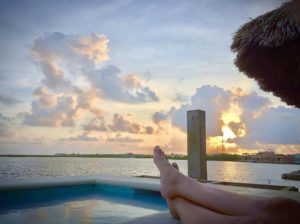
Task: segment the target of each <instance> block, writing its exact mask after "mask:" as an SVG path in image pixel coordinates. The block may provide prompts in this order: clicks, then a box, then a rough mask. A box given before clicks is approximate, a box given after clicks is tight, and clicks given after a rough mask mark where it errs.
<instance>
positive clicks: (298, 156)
mask: <svg viewBox="0 0 300 224" xmlns="http://www.w3.org/2000/svg"><path fill="white" fill-rule="evenodd" d="M295 163H297V164H300V154H296V155H295Z"/></svg>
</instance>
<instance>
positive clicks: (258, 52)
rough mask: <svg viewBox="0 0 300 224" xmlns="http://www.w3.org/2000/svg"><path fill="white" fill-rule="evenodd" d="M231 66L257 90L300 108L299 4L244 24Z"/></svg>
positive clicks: (298, 2)
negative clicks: (242, 74)
mask: <svg viewBox="0 0 300 224" xmlns="http://www.w3.org/2000/svg"><path fill="white" fill-rule="evenodd" d="M231 49H232V51H234V52H236V53H237V57H236V59H235V65H236V66H237V67H238V68H239V70H240V71H241V72H244V73H245V74H246V75H247V76H248V77H250V78H254V79H255V80H256V81H257V82H258V84H259V86H260V87H261V88H262V89H263V90H265V91H268V92H273V93H274V95H276V96H278V97H280V98H281V99H282V100H283V101H285V102H286V103H287V104H289V105H294V106H296V107H298V108H300V0H296V1H292V2H289V3H286V4H284V5H282V6H281V7H280V8H278V9H275V10H273V11H270V12H268V13H266V14H264V15H261V16H259V17H257V18H255V19H253V20H251V21H250V22H248V23H246V24H244V25H243V26H242V27H240V29H239V30H238V31H237V32H236V34H235V36H234V38H233V43H232V45H231Z"/></svg>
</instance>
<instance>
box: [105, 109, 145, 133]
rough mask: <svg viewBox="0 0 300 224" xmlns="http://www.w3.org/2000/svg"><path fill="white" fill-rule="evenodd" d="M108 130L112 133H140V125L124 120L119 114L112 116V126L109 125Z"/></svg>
mask: <svg viewBox="0 0 300 224" xmlns="http://www.w3.org/2000/svg"><path fill="white" fill-rule="evenodd" d="M109 127H110V129H111V130H112V131H114V132H129V133H135V134H137V133H140V131H141V125H140V124H138V123H135V122H132V121H130V120H129V119H126V118H125V117H124V116H122V115H120V114H114V117H113V121H112V124H111V125H109Z"/></svg>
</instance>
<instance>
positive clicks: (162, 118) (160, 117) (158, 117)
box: [152, 111, 169, 127]
mask: <svg viewBox="0 0 300 224" xmlns="http://www.w3.org/2000/svg"><path fill="white" fill-rule="evenodd" d="M168 120H169V114H167V113H164V112H163V111H160V112H155V113H154V114H153V115H152V121H153V122H154V123H155V124H156V125H158V126H159V127H161V124H162V123H164V122H167V121H168Z"/></svg>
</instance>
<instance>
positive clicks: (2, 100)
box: [0, 94, 22, 106]
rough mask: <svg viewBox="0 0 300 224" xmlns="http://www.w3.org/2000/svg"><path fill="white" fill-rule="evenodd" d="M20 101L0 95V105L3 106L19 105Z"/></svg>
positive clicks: (9, 96) (10, 96)
mask: <svg viewBox="0 0 300 224" xmlns="http://www.w3.org/2000/svg"><path fill="white" fill-rule="evenodd" d="M21 102H22V101H21V100H19V99H17V98H15V97H14V96H12V95H5V94H0V103H2V104H4V105H8V106H9V105H15V104H18V103H21Z"/></svg>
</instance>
